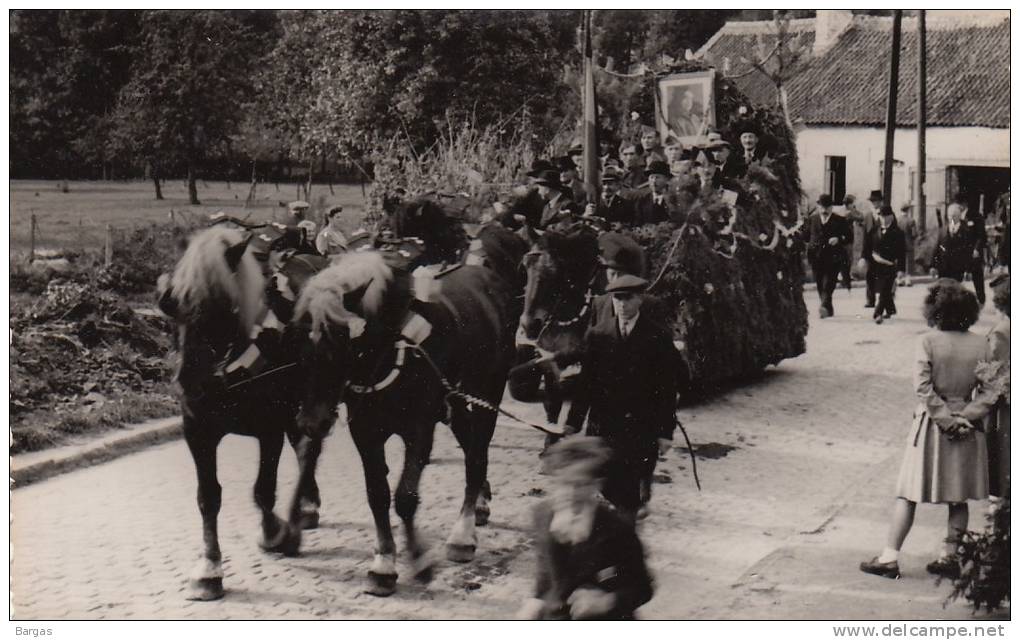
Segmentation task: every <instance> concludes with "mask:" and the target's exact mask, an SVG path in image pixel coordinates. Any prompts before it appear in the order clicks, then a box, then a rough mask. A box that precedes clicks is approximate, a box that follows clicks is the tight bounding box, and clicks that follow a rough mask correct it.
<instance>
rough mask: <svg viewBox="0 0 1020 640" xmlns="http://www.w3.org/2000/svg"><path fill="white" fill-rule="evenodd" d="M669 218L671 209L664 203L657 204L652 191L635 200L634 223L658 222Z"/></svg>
mask: <svg viewBox="0 0 1020 640" xmlns="http://www.w3.org/2000/svg"><path fill="white" fill-rule="evenodd" d="M667 220H669V209H667V208H666V205H664V204H661V205H660V204H655V200H654V196H653V195H652V192H651V191H649V192H648V193H646V194H644V195H642V196H641V197H640V198H638V199H637V200H636V201H635V202H634V224H635V225H642V224H658V223H660V222H665V221H667Z"/></svg>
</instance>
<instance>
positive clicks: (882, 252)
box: [864, 206, 907, 324]
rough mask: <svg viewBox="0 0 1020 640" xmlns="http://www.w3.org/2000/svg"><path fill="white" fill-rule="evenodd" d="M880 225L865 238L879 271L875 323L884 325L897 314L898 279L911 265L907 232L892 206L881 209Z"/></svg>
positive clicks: (867, 251) (876, 280)
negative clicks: (900, 224)
mask: <svg viewBox="0 0 1020 640" xmlns="http://www.w3.org/2000/svg"><path fill="white" fill-rule="evenodd" d="M879 216H880V217H879V220H880V224H877V225H875V227H874V228H873V229H872V230H871V233H869V234H868V235H867V236H866V237H865V238H864V252H865V253H868V254H871V260H872V266H871V268H872V269H874V270H875V288H876V289H877V290H878V304H877V305H875V313H874V316H873V317H874V320H875V323H876V324H882V321H883V320H887V319H889V318H891V317H893V316H894V315H896V302H895V300H894V296H895V293H896V290H895V287H894V285H895V284H896V279H897V278H898V277H899V276H901V275H902V274H903V271H904V270H905V269H906V262H907V243H906V238H905V236H904V234H903V230H902V229H900V228H899V225H897V224H896V213H895V212H894V211H893V210H892V207H890V206H883V207H882V208H881V209H880V210H879Z"/></svg>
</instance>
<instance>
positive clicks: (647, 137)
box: [641, 124, 666, 167]
mask: <svg viewBox="0 0 1020 640" xmlns="http://www.w3.org/2000/svg"><path fill="white" fill-rule="evenodd" d="M641 148H642V149H644V150H645V166H646V167H647V166H648V165H650V164H651V163H653V162H655V161H656V160H658V161H662V162H664V161H665V160H666V150H665V149H664V148H663V147H662V145H661V144H659V132H658V131H656V129H655V127H649V126H648V125H646V124H643V125H641Z"/></svg>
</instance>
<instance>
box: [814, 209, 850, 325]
mask: <svg viewBox="0 0 1020 640" xmlns="http://www.w3.org/2000/svg"><path fill="white" fill-rule="evenodd" d="M818 206H819V210H818V211H816V212H815V213H812V214H811V217H809V218H808V222H807V233H808V241H807V254H808V261H809V262H810V263H811V271H812V272H813V273H814V278H815V284H816V285H817V287H818V297H819V298H820V299H821V306H820V307H819V309H818V315H819V316H820V317H822V318H828V317H831V316H832V315H833V314H834V313H835V310H834V309H833V307H832V294H833V292H835V290H836V279H837V277H838V276H839V270H840V269H841V268H842V266H843V263H844V262H845V260H846V248H847V246H849V245H850V242H851V241H852V239H853V236H852V234H851V232H850V223H849V222H848V221H847V220H846V219H845V218H841V217H840V216H837V215H835V214H834V213H833V212H832V196H830V195H829V194H827V193H823V194H822V195H821V196H819V198H818Z"/></svg>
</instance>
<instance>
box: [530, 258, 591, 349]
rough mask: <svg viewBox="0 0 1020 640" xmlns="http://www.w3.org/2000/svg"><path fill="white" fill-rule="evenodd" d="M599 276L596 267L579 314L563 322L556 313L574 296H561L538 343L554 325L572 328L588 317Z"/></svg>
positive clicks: (551, 310) (589, 279)
mask: <svg viewBox="0 0 1020 640" xmlns="http://www.w3.org/2000/svg"><path fill="white" fill-rule="evenodd" d="M542 253H544V252H542V251H529V252H528V254H530V255H535V254H542ZM598 274H599V268H598V265H596V266H595V268H594V269H593V270H592V273H591V276H589V277H588V280H587V284H586V286H585V289H584V297H583V298H582V302H581V307H580V308H579V309H578V310H577V313H575V314H574V315H572V316H571V317H569V318H567V319H563V320H561V319H559V318H557V317H556V312H557V311H559V309H560V307H561V306H562V305H563V303H564V302H565V301H566V299H567V298H568V297H573V296H561V297H560V298H559V299H558V300H557V301H556V304H554V305H553V306H552V309H550V310H549V316H548V317H547V318H546V320H545V322H544V323H543V324H542V328H541V329H539V332H538V336H537V337H536V338H535V340H536V341H537V340H540V339H541V338H542V336H543V335H544V334H545V332H546V331H547V330H548V329H549V327H551V326H553V325H556V326H558V327H571V326H573V325H575V324H577V323H578V322H581V321H583V320H584V318H585V317H586V316H587V314H588V312H589V311H590V309H591V303H592V300H593V299H594V298H595V292H594V288H595V280H596V279H597V278H598ZM568 284H569V287H570V289H569V290H570V293H573V292H574V291H575V290H576V289H577V286H576V285H575V284H574V283H573V282H571V281H569V280H568Z"/></svg>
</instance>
